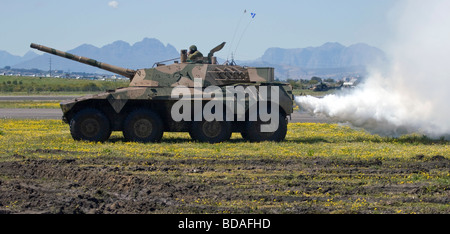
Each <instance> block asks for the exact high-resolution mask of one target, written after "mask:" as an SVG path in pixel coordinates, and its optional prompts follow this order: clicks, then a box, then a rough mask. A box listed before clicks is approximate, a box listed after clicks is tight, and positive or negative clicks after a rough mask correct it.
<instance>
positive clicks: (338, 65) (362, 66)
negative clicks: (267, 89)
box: [241, 42, 386, 80]
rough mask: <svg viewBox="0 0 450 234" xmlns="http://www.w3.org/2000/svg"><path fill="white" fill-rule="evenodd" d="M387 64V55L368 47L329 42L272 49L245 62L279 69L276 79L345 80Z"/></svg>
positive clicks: (361, 44) (250, 64) (276, 70)
mask: <svg viewBox="0 0 450 234" xmlns="http://www.w3.org/2000/svg"><path fill="white" fill-rule="evenodd" d="M385 61H386V56H385V54H384V52H383V51H382V50H380V49H378V48H375V47H372V46H369V45H367V44H363V43H359V44H354V45H350V46H348V47H346V46H343V45H341V44H339V43H331V42H328V43H325V44H323V45H322V46H319V47H306V48H298V49H282V48H269V49H267V50H266V51H265V53H264V54H263V56H262V57H261V58H259V59H257V60H255V61H245V62H241V63H244V64H247V65H249V66H272V67H275V72H276V74H275V75H276V77H278V78H279V79H280V80H285V79H287V78H294V79H300V78H301V79H305V78H306V79H309V78H311V77H312V76H319V77H323V78H341V77H343V76H352V75H361V76H363V75H365V73H366V68H367V67H368V66H372V65H379V64H382V63H384V62H385Z"/></svg>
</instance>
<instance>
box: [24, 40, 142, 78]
mask: <svg viewBox="0 0 450 234" xmlns="http://www.w3.org/2000/svg"><path fill="white" fill-rule="evenodd" d="M30 47H31V48H33V49H37V50H40V51H43V52H47V53H50V54H54V55H57V56H60V57H63V58H67V59H71V60H74V61H77V62H80V63H84V64H87V65H91V66H94V67H98V68H101V69H103V70H107V71H110V72H113V73H116V74H119V75H122V76H125V77H128V78H130V79H133V77H134V75H135V74H136V71H135V70H131V69H127V68H122V67H117V66H114V65H110V64H107V63H102V62H98V61H97V60H94V59H90V58H86V57H82V56H78V55H74V54H70V53H67V52H63V51H60V50H56V49H53V48H50V47H46V46H43V45H38V44H34V43H31V45H30Z"/></svg>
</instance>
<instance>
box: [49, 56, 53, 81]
mask: <svg viewBox="0 0 450 234" xmlns="http://www.w3.org/2000/svg"><path fill="white" fill-rule="evenodd" d="M48 64H49V65H50V71H49V72H50V77H52V56H50V58H49V61H48Z"/></svg>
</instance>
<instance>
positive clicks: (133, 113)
mask: <svg viewBox="0 0 450 234" xmlns="http://www.w3.org/2000/svg"><path fill="white" fill-rule="evenodd" d="M224 45H225V42H224V43H222V44H220V45H219V46H217V47H216V48H214V49H212V50H211V51H210V53H209V54H208V56H207V57H202V58H201V59H199V60H196V61H190V60H187V50H181V54H180V58H179V62H178V61H174V62H173V64H170V65H164V64H159V63H158V64H157V66H156V67H153V68H145V69H138V70H132V69H126V68H121V67H117V66H113V65H109V64H106V63H102V62H98V61H96V60H93V59H89V58H86V57H81V56H77V55H73V54H70V53H66V52H63V51H59V50H56V49H53V48H49V47H46V46H42V45H37V44H34V43H32V44H31V45H30V47H31V48H35V49H38V50H41V51H44V52H47V53H51V54H54V55H57V56H61V57H64V58H67V59H71V60H74V61H78V62H81V63H85V64H88V65H91V66H95V67H98V68H101V69H104V70H107V71H110V72H113V73H116V74H119V75H122V76H125V77H128V78H129V79H130V80H131V82H130V84H129V86H128V87H124V88H119V89H116V90H109V91H106V92H103V93H99V94H95V95H87V96H83V97H79V98H76V99H74V100H68V101H64V102H61V103H60V106H61V109H62V112H63V121H64V122H66V123H68V124H69V126H70V133H71V135H72V137H73V139H75V140H86V141H106V140H108V138H109V137H110V135H111V132H112V131H122V132H123V136H124V138H125V139H126V140H128V141H137V142H158V141H160V140H161V138H162V136H163V133H164V132H189V134H190V136H191V137H192V138H193V139H194V140H197V141H201V142H210V143H217V142H222V141H226V140H228V139H229V138H230V137H231V134H232V132H240V133H241V135H242V137H243V138H244V139H247V140H249V141H253V142H258V141H282V140H284V138H285V136H286V132H287V118H288V117H289V116H290V114H291V113H292V111H293V98H294V97H293V95H292V87H291V86H290V85H289V84H284V83H280V82H274V69H273V68H270V67H242V66H237V65H232V66H230V65H219V64H217V62H216V57H214V56H213V55H214V53H215V52H217V51H219V50H220V49H222V48H223V47H224ZM199 81H200V82H199ZM211 87H215V89H211ZM239 88H241V89H239ZM176 89H179V90H182V92H174V91H175V90H176ZM263 89H265V90H269V89H270V90H271V92H270V93H269V94H268V95H266V96H265V97H262V98H260V99H257V101H256V102H254V101H252V100H253V99H252V100H249V99H250V96H252V95H253V96H254V97H255V95H256V97H261V93H262V90H263ZM183 90H184V91H183ZM208 90H209V91H208ZM211 90H212V91H211ZM228 90H232V91H233V90H234V91H236V90H245V91H246V93H244V96H240V100H244V102H243V103H244V104H243V105H240V106H238V104H235V103H234V102H230V100H231V101H235V100H237V99H238V96H239V95H240V94H236V93H235V94H233V93H232V95H230V96H227V95H225V94H226V93H227V94H228V93H229V92H228ZM277 90H278V91H277ZM187 91H188V93H186V92H187ZM273 91H277V92H273ZM196 92H197V93H196ZM267 92H268V91H267ZM199 93H200V95H198V94H199ZM211 93H213V94H211ZM192 94H193V95H192ZM221 94H223V95H221ZM271 94H272V96H271ZM275 94H277V95H276V96H275ZM187 97H189V98H187ZM275 99H276V102H274V100H275ZM211 100H215V101H217V100H219V102H215V104H214V106H213V107H211V104H210V103H209V102H210V101H211ZM227 101H228V102H227ZM217 103H221V104H220V105H223V109H222V111H219V109H221V108H222V106H220V105H216V104H217ZM226 103H231V104H230V105H226ZM262 103H264V105H262ZM241 104H242V103H241ZM208 106H209V107H210V108H211V109H210V112H209V113H210V114H216V117H217V116H218V115H219V117H221V116H220V115H223V118H215V119H214V118H213V119H211V118H207V117H206V115H205V116H204V117H202V115H199V114H202V113H204V112H203V111H202V110H206V109H202V108H206V107H208ZM176 107H177V108H179V109H176ZM273 107H277V108H273ZM269 108H273V109H270V110H271V112H270V114H271V115H272V116H275V117H276V118H271V119H267V118H262V115H260V114H256V117H252V118H250V116H252V114H255V113H258V111H260V110H261V111H262V110H263V109H265V110H266V111H267V110H268V109H269ZM216 109H217V110H216ZM237 109H239V111H237ZM240 112H241V113H244V115H242V114H241V116H240V117H239V119H238V116H237V115H238V114H239V113H240ZM174 113H175V115H178V116H174ZM224 113H226V114H224ZM266 113H269V111H267V112H266ZM180 115H181V116H182V117H183V118H180ZM225 115H227V116H226V117H225ZM198 116H200V117H198ZM242 116H244V117H242ZM253 116H255V115H253ZM274 120H276V122H275V125H276V128H275V129H272V130H269V131H263V130H262V129H263V127H262V126H264V125H265V124H266V125H268V124H270V122H274Z"/></svg>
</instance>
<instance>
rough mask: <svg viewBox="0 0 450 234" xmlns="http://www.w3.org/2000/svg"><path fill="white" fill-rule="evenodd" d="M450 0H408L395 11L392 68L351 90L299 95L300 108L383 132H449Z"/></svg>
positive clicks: (439, 134)
mask: <svg viewBox="0 0 450 234" xmlns="http://www.w3.org/2000/svg"><path fill="white" fill-rule="evenodd" d="M448 9H450V1H447V0H430V1H421V0H408V1H401V3H400V4H399V5H398V6H397V7H396V8H395V10H394V11H392V15H391V19H392V20H393V21H394V24H393V25H394V31H395V36H394V38H393V39H392V40H391V43H390V47H389V49H388V51H387V54H388V57H389V64H388V66H387V67H386V68H385V69H383V70H381V69H374V70H372V71H371V72H370V76H369V77H368V78H367V79H366V81H365V82H364V83H363V84H361V85H360V86H358V87H357V88H355V89H354V90H352V91H350V92H349V93H340V94H334V95H327V96H325V97H324V98H314V97H311V96H301V97H296V102H297V104H299V106H300V108H301V109H303V110H306V111H309V112H311V113H314V114H316V115H323V116H327V117H329V118H331V119H333V120H334V121H337V122H343V123H344V122H345V123H350V124H351V125H353V126H356V127H362V128H365V129H367V130H368V131H370V132H372V133H376V134H380V135H385V136H399V135H402V134H409V133H422V134H425V135H427V136H429V137H432V138H437V137H442V136H445V137H446V138H448V137H449V136H450V106H449V102H450V27H449V26H448V25H450V14H448Z"/></svg>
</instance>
